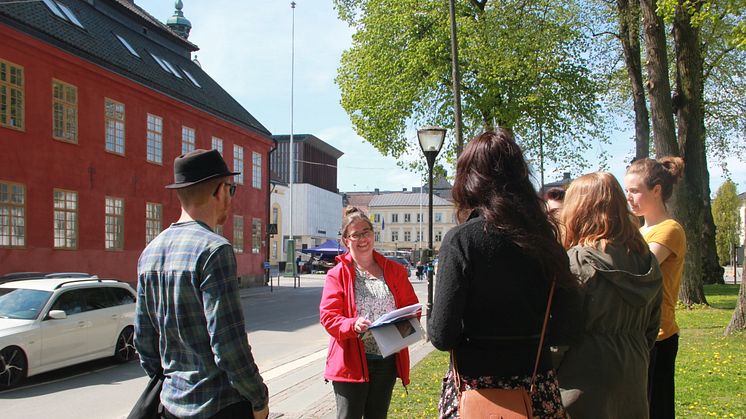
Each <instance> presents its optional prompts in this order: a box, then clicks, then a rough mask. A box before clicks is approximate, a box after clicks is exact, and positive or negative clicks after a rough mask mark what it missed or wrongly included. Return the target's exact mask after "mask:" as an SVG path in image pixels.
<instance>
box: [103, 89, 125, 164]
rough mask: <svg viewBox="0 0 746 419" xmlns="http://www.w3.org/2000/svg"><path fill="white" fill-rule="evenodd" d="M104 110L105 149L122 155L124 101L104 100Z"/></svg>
mask: <svg viewBox="0 0 746 419" xmlns="http://www.w3.org/2000/svg"><path fill="white" fill-rule="evenodd" d="M104 109H105V112H106V151H109V152H112V153H115V154H122V155H124V103H119V102H117V101H114V100H111V99H105V100H104Z"/></svg>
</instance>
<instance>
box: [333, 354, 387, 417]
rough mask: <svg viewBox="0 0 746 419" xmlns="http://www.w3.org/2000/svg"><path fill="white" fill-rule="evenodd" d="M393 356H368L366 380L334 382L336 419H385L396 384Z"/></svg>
mask: <svg viewBox="0 0 746 419" xmlns="http://www.w3.org/2000/svg"><path fill="white" fill-rule="evenodd" d="M394 359H395V355H391V356H390V357H388V358H383V359H370V358H368V376H369V378H370V380H369V381H368V382H367V383H348V382H343V381H334V382H333V383H332V385H333V386H334V397H335V399H336V400H337V419H360V418H365V419H379V418H380V419H385V418H386V415H387V414H388V411H389V404H390V403H391V393H392V392H393V390H394V384H395V383H396V362H395V360H394Z"/></svg>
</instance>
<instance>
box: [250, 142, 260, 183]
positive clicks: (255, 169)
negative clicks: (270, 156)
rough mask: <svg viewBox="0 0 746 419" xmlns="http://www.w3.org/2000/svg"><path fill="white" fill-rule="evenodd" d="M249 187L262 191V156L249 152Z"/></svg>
mask: <svg viewBox="0 0 746 419" xmlns="http://www.w3.org/2000/svg"><path fill="white" fill-rule="evenodd" d="M251 163H252V165H251V186H253V187H255V188H257V189H262V155H261V154H260V153H257V152H256V151H252V152H251Z"/></svg>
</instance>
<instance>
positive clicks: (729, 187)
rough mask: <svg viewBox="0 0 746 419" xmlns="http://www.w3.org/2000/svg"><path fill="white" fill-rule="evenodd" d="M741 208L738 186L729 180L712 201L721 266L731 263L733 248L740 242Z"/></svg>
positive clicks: (721, 186) (716, 242)
mask: <svg viewBox="0 0 746 419" xmlns="http://www.w3.org/2000/svg"><path fill="white" fill-rule="evenodd" d="M740 206H741V200H740V199H738V193H737V192H736V184H735V183H733V182H732V181H731V180H730V179H728V180H726V181H725V182H723V184H722V185H720V188H718V191H717V194H716V195H715V199H714V200H713V201H712V218H713V219H714V220H715V229H716V230H715V245H716V247H717V253H718V259H720V264H721V265H727V264H728V262H730V260H731V256H730V255H731V251H732V247H733V246H734V245H738V242H739V234H738V233H739V231H738V229H739V227H740V225H741V215H740V214H739V207H740Z"/></svg>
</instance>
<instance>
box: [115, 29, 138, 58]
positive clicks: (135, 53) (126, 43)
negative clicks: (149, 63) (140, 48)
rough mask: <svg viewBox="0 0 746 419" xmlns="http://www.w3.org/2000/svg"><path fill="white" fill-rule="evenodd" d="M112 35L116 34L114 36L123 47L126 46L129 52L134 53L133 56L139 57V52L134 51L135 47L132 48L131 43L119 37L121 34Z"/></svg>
mask: <svg viewBox="0 0 746 419" xmlns="http://www.w3.org/2000/svg"><path fill="white" fill-rule="evenodd" d="M114 36H116V37H117V39H118V40H119V42H121V43H122V45H124V47H125V48H127V51H129V52H130V54H132V55H134V56H135V57H137V58H140V54H138V53H137V51H135V49H134V48H132V45H130V43H129V42H127V40H126V39H124V38H122V37H121V36H119V35H118V34H114Z"/></svg>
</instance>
